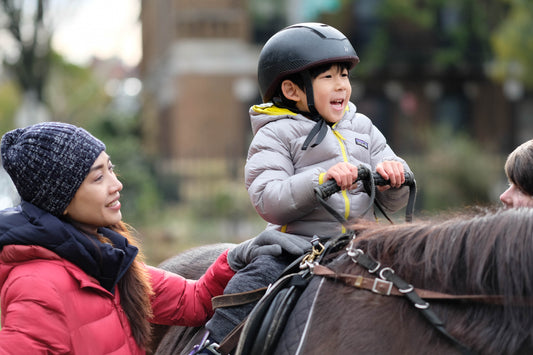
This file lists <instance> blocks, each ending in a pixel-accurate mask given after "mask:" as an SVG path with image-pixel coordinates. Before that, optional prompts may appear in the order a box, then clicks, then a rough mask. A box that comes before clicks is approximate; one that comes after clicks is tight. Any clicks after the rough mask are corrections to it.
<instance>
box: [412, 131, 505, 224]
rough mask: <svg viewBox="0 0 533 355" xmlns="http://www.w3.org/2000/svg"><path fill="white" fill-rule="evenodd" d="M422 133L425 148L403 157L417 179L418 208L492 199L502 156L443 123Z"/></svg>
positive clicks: (445, 207)
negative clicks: (495, 154)
mask: <svg viewBox="0 0 533 355" xmlns="http://www.w3.org/2000/svg"><path fill="white" fill-rule="evenodd" d="M421 134H422V135H423V136H424V137H423V139H424V140H425V142H426V145H427V147H426V149H424V150H422V151H423V153H421V154H418V155H415V156H409V157H405V158H406V160H407V162H408V164H409V166H410V167H411V169H412V170H413V172H414V174H415V178H416V181H417V186H418V197H417V209H418V210H423V211H427V212H430V213H432V212H437V211H442V210H448V209H453V208H463V207H465V206H467V205H487V204H492V203H493V202H494V201H493V196H492V194H491V192H492V191H493V189H494V186H499V182H500V180H501V177H502V174H503V158H501V157H495V156H494V154H492V153H491V152H489V151H486V150H484V149H483V148H482V147H480V146H479V144H477V143H476V142H474V141H473V140H472V139H471V138H470V137H468V135H466V134H465V133H453V132H452V131H451V129H449V128H448V127H445V126H441V127H439V128H437V129H434V130H431V131H429V130H428V131H426V132H422V133H421Z"/></svg>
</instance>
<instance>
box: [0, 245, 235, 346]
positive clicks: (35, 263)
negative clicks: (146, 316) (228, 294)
mask: <svg viewBox="0 0 533 355" xmlns="http://www.w3.org/2000/svg"><path fill="white" fill-rule="evenodd" d="M226 257H227V252H225V253H223V254H222V255H221V256H220V257H219V258H218V259H217V261H216V262H215V263H214V264H213V265H212V266H211V267H210V268H209V270H207V272H206V274H205V275H204V276H203V277H202V278H201V279H200V280H198V281H189V280H185V279H183V278H181V277H179V276H177V275H173V274H170V273H167V272H165V271H163V270H160V269H156V268H152V267H148V270H149V273H150V275H151V281H152V287H153V290H154V293H155V295H154V297H153V301H152V308H153V313H154V319H153V320H152V321H153V322H154V323H161V324H175V325H190V326H196V325H200V324H203V323H204V322H205V321H206V319H207V318H208V317H210V316H211V314H212V309H211V298H212V297H213V296H216V295H219V294H221V293H222V292H223V290H224V287H225V285H226V283H227V282H228V280H229V279H230V278H231V277H232V276H233V274H234V272H233V271H232V270H231V269H230V267H229V265H228V264H227V259H226ZM0 288H1V292H0V304H1V324H2V329H1V330H0V354H29V353H31V354H50V353H52V354H76V355H80V354H82V355H83V354H98V355H100V354H113V355H120V354H124V355H126V354H127V355H131V354H144V353H145V351H144V349H142V348H140V347H139V346H138V345H137V344H136V342H135V340H134V339H133V336H132V334H131V329H130V326H129V322H128V320H127V318H126V314H125V313H124V311H123V310H122V308H121V306H120V295H119V292H118V289H117V288H115V292H114V294H112V293H110V292H108V291H106V290H105V289H104V288H102V287H101V286H100V284H99V283H98V281H96V280H95V279H94V278H92V277H91V276H88V275H87V274H86V273H84V272H83V271H82V270H81V269H80V268H79V267H77V266H76V265H74V264H72V263H70V262H68V261H66V260H64V259H62V258H60V257H59V256H58V255H57V254H55V253H54V252H52V251H50V250H48V249H45V248H42V247H39V246H23V245H6V246H4V247H3V249H2V251H1V252H0Z"/></svg>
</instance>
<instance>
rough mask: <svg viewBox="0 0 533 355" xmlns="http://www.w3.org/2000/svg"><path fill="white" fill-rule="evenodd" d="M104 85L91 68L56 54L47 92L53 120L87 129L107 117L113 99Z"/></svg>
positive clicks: (53, 58) (46, 95)
mask: <svg viewBox="0 0 533 355" xmlns="http://www.w3.org/2000/svg"><path fill="white" fill-rule="evenodd" d="M104 84H105V83H104V82H103V80H100V79H99V78H97V77H96V75H95V74H94V72H93V70H91V69H90V68H86V67H80V66H78V65H75V64H71V63H68V62H66V61H65V60H64V59H63V57H61V56H60V55H58V54H57V53H55V54H54V55H53V57H52V68H51V70H50V77H49V79H48V82H47V84H46V92H45V97H46V101H47V102H48V104H49V108H50V111H51V113H52V117H54V119H55V120H58V121H64V122H68V121H74V123H77V124H79V125H82V126H85V125H86V124H87V123H88V122H90V121H92V120H93V119H94V117H96V116H102V115H105V112H106V110H107V106H108V104H109V102H110V97H109V96H108V95H107V94H106V93H105V89H104Z"/></svg>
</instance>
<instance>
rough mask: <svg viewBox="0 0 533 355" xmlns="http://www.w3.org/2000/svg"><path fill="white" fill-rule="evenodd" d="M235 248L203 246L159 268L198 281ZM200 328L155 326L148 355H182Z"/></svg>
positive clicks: (223, 245)
mask: <svg viewBox="0 0 533 355" xmlns="http://www.w3.org/2000/svg"><path fill="white" fill-rule="evenodd" d="M232 246H234V244H230V243H218V244H209V245H203V246H199V247H196V248H192V249H189V250H186V251H184V252H183V253H180V254H178V255H176V256H173V257H171V258H169V259H167V260H165V261H163V262H162V263H161V264H159V265H158V267H159V268H161V269H163V270H166V271H170V272H172V273H175V274H178V275H181V276H183V277H185V278H187V279H193V280H197V279H199V278H200V277H201V276H202V275H203V274H204V273H205V271H206V270H207V269H208V268H209V266H211V264H213V262H214V261H215V260H216V259H217V258H218V257H219V256H220V254H221V253H222V252H223V251H225V250H226V249H228V248H230V247H232ZM198 329H200V328H192V327H181V326H172V327H169V326H163V325H154V326H153V335H152V344H151V346H150V349H148V353H152V354H158V355H165V354H180V353H181V352H182V351H184V350H185V351H187V353H188V351H190V349H188V346H189V342H190V340H191V339H192V337H193V336H194V335H195V334H196V332H197V331H198Z"/></svg>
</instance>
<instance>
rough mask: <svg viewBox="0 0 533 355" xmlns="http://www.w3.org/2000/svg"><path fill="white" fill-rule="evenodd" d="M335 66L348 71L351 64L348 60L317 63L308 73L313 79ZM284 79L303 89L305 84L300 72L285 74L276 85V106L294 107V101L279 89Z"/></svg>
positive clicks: (274, 100) (274, 99)
mask: <svg viewBox="0 0 533 355" xmlns="http://www.w3.org/2000/svg"><path fill="white" fill-rule="evenodd" d="M335 66H337V67H338V68H339V69H340V70H341V71H342V70H344V69H346V70H348V72H349V71H350V68H351V64H350V63H348V62H339V63H326V64H323V65H317V66H316V67H312V68H310V69H308V70H309V74H310V75H311V79H315V78H316V77H317V76H319V75H320V74H322V73H324V72H325V71H327V70H329V69H331V68H332V67H335ZM285 80H290V81H292V82H293V83H294V84H296V85H297V86H298V87H299V88H300V89H301V90H303V91H305V85H304V80H303V78H302V73H301V72H299V73H294V74H290V75H288V76H286V77H285V78H283V80H281V81H280V84H279V85H278V88H277V90H276V92H275V93H274V98H273V102H274V104H275V105H276V106H279V107H285V108H288V109H294V108H296V102H294V101H292V100H289V99H287V98H286V97H285V95H283V91H282V90H281V83H282V82H283V81H285Z"/></svg>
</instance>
